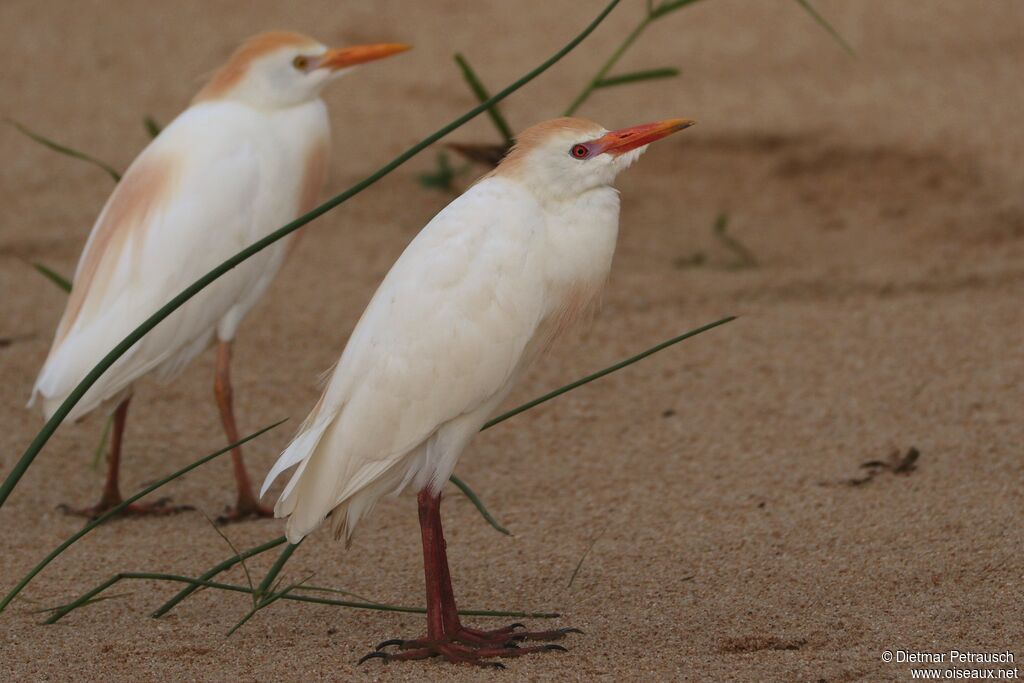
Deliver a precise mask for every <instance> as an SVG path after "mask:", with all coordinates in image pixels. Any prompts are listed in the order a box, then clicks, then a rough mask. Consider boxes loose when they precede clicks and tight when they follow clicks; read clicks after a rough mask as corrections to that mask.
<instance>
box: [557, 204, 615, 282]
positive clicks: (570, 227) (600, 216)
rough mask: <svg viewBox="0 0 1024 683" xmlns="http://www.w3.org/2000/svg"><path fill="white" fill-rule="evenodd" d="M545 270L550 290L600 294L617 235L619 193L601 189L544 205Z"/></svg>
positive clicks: (610, 262) (609, 268)
mask: <svg viewBox="0 0 1024 683" xmlns="http://www.w3.org/2000/svg"><path fill="white" fill-rule="evenodd" d="M546 208H547V213H548V225H547V234H546V240H545V241H546V247H547V249H546V254H545V271H546V273H547V279H548V281H549V285H550V287H551V288H552V291H555V292H557V291H565V290H573V291H576V292H580V291H582V292H584V293H585V292H591V291H594V292H595V293H596V292H597V291H600V289H601V288H602V287H603V286H604V282H605V281H606V280H607V278H608V273H609V271H610V270H611V265H612V256H613V255H614V254H615V243H616V240H617V238H618V233H619V193H618V192H617V191H616V190H615V188H613V187H609V186H603V187H599V188H595V189H592V190H588V191H587V192H585V193H583V194H581V195H579V196H577V197H575V198H573V199H572V200H570V201H565V202H560V203H557V204H556V203H549V204H548V205H547V207H546Z"/></svg>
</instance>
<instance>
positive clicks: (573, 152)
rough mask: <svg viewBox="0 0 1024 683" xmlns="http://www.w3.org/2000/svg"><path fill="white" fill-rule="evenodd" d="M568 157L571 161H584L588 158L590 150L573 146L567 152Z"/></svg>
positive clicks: (585, 147)
mask: <svg viewBox="0 0 1024 683" xmlns="http://www.w3.org/2000/svg"><path fill="white" fill-rule="evenodd" d="M569 156H571V157H572V158H573V159H586V158H587V157H589V156H590V150H589V149H587V146H586V145H573V146H572V149H570V150H569Z"/></svg>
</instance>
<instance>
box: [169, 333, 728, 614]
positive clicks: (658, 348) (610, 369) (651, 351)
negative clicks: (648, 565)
mask: <svg viewBox="0 0 1024 683" xmlns="http://www.w3.org/2000/svg"><path fill="white" fill-rule="evenodd" d="M735 319H736V317H735V316H729V317H726V318H722V319H721V320H717V321H715V322H713V323H710V324H708V325H704V326H702V327H698V328H697V329H694V330H690V331H689V332H686V333H685V334H681V335H679V336H677V337H673V338H672V339H669V340H667V341H664V342H662V343H660V344H657V345H655V346H652V347H651V348H649V349H647V350H646V351H643V352H641V353H638V354H636V355H634V356H630V357H629V358H627V359H625V360H623V361H620V362H618V363H616V364H614V365H611V366H609V367H607V368H605V369H603V370H599V371H598V372H595V373H592V374H590V375H587V376H586V377H583V378H581V379H579V380H576V381H575V382H570V383H569V384H566V385H565V386H563V387H560V388H558V389H555V390H554V391H551V392H548V393H547V394H544V395H543V396H540V397H539V398H536V399H534V400H532V401H528V402H527V403H524V404H523V405H521V406H519V407H517V408H513V409H512V410H510V411H508V412H506V413H503V414H502V415H499V416H498V417H496V418H494V419H493V420H491V421H490V422H488V423H487V424H485V425H484V426H483V427H482V428H481V429H480V431H483V430H485V429H489V428H491V427H493V426H495V425H497V424H500V423H502V422H504V421H505V420H507V419H509V418H511V417H515V416H516V415H519V414H520V413H524V412H526V411H527V410H530V409H531V408H535V407H537V406H539V405H540V404H542V403H546V402H547V401H550V400H551V399H553V398H555V397H557V396H561V395H562V394H564V393H566V392H569V391H572V390H573V389H576V388H578V387H581V386H583V385H584V384H588V383H590V382H593V381H594V380H596V379H600V378H602V377H605V376H607V375H609V374H611V373H613V372H616V371H618V370H621V369H623V368H625V367H628V366H630V365H632V364H633V363H636V362H638V361H641V360H643V359H644V358H647V357H648V356H651V355H653V354H655V353H658V352H659V351H662V350H664V349H667V348H668V347H670V346H672V345H674V344H678V343H679V342H682V341H684V340H686V339H689V338H691V337H695V336H696V335H698V334H701V333H703V332H707V331H708V330H711V329H713V328H715V327H718V326H719V325H724V324H725V323H727V322H730V321H732V320H735ZM450 481H451V482H452V483H453V484H455V486H457V487H458V488H459V490H460V491H462V493H464V494H465V495H466V497H467V498H469V500H470V501H471V502H472V503H473V504H474V505H475V506H476V509H477V510H478V511H479V512H480V514H481V515H483V517H484V519H485V520H487V523H488V524H490V525H491V526H492V527H494V528H495V529H497V530H498V531H500V532H501V533H503V534H507V535H509V536H511V535H512V534H511V532H510V531H509V530H508V529H506V528H505V527H503V526H502V525H501V524H500V523H498V521H497V520H496V519H495V518H494V517H493V516H492V515H491V514H490V512H489V511H488V510H487V508H486V507H485V506H484V504H483V502H482V501H481V500H480V498H479V496H477V495H476V493H475V492H474V491H473V490H472V489H471V488H470V487H469V486H468V485H467V484H466V483H465V482H464V481H462V480H461V479H459V478H458V477H456V476H455V475H452V477H451V479H450ZM284 540H285V539H284V537H283V536H281V537H279V538H276V539H274V540H273V541H269V542H268V543H267V544H265V546H266V547H268V548H269V547H274V546H277V545H280V544H281V543H283V542H284ZM291 547H292V546H289V548H291ZM254 550H257V549H256V548H254V549H253V550H248V551H245V552H246V553H250V552H253V551H254ZM259 552H262V550H259ZM292 552H294V550H292V551H288V550H287V549H286V551H285V552H283V553H282V554H281V557H279V558H278V561H277V563H275V565H274V567H275V569H272V570H271V572H270V573H268V574H267V578H266V579H264V581H263V583H264V584H266V585H263V584H261V588H262V589H263V590H266V588H267V587H268V586H269V585H270V582H271V581H273V580H274V577H276V576H277V574H278V572H280V570H281V568H282V567H283V566H284V562H287V560H288V557H290V556H291V553H292ZM286 553H287V555H286ZM282 560H283V561H282ZM580 564H582V560H581V562H580ZM230 566H231V565H230V564H226V563H221V564H220V565H217V566H216V567H213V568H212V569H210V570H208V571H207V572H206V573H204V574H203V576H202V577H201V578H203V579H209V578H212V577H213V576H216V575H217V574H218V573H220V572H221V571H223V570H224V569H227V568H228V567H230ZM193 590H195V589H194V588H187V589H185V590H183V591H181V593H179V594H178V595H176V596H175V597H174V598H173V599H172V600H171V601H170V602H168V603H167V604H165V605H164V606H163V607H161V608H160V609H159V610H157V611H156V612H154V614H153V616H154V617H159V616H162V615H163V614H166V613H167V612H168V611H169V610H170V609H171V608H172V607H174V605H176V604H178V603H179V602H181V600H183V599H185V598H186V597H188V595H189V593H191V592H192V591H193Z"/></svg>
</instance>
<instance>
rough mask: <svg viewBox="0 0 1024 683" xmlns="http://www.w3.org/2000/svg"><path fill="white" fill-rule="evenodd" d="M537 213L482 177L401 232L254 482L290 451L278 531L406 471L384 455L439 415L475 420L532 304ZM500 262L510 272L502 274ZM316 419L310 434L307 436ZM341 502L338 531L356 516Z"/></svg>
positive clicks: (442, 421)
mask: <svg viewBox="0 0 1024 683" xmlns="http://www.w3.org/2000/svg"><path fill="white" fill-rule="evenodd" d="M543 220H544V217H543V213H542V212H541V211H540V208H539V207H538V206H536V204H535V203H534V202H533V200H532V199H531V198H530V197H529V195H527V194H526V193H525V191H524V190H522V189H521V188H519V187H518V185H516V184H514V183H511V182H509V181H506V180H502V179H489V180H485V181H483V182H481V183H479V184H477V185H476V186H474V187H473V188H472V189H471V190H469V191H468V192H467V193H466V194H464V195H463V196H462V197H460V198H459V199H457V200H456V201H455V202H453V203H452V204H450V205H449V206H448V207H447V208H446V209H445V210H443V211H442V212H441V213H439V214H438V215H437V216H436V217H435V218H434V219H433V220H432V221H431V222H430V223H429V224H428V225H427V226H426V227H425V228H424V229H423V230H422V231H421V232H420V234H419V235H418V236H417V237H416V238H415V239H414V240H413V241H412V243H411V244H410V245H409V247H408V248H407V249H406V250H405V252H404V253H403V254H402V256H401V257H400V258H399V259H398V261H397V262H396V263H395V265H394V266H393V267H392V269H391V271H390V272H389V273H388V275H387V276H386V277H385V279H384V281H383V282H382V284H381V286H380V287H379V289H378V290H377V292H376V293H375V294H374V296H373V298H372V300H371V301H370V304H369V305H368V306H367V308H366V310H365V311H364V313H363V315H362V317H361V318H360V320H359V323H358V324H357V325H356V328H355V330H354V331H353V333H352V335H351V337H350V339H349V342H348V344H347V346H346V348H345V351H344V352H343V354H342V357H341V360H340V361H339V363H338V366H337V368H336V369H335V371H334V374H333V375H332V377H331V380H330V382H329V384H328V386H327V388H326V390H325V392H324V395H323V397H322V398H321V400H320V403H319V404H318V406H317V408H316V409H315V413H314V414H313V415H311V416H310V418H309V419H308V420H307V424H308V425H311V426H310V427H309V428H308V429H306V430H304V431H303V432H301V433H300V434H299V436H298V437H297V438H296V440H295V441H294V442H293V444H292V446H290V447H289V448H288V449H287V450H286V451H285V453H284V454H283V455H282V456H281V459H280V460H279V461H278V464H277V465H275V467H274V468H273V469H272V470H271V472H270V474H269V475H268V477H267V480H266V481H265V482H264V485H263V491H266V489H267V488H268V487H269V485H270V483H271V482H272V481H273V479H274V478H275V477H277V476H278V475H279V474H280V473H281V472H282V471H284V470H285V469H287V468H288V467H290V466H293V465H295V464H300V463H301V464H300V468H299V469H298V470H297V471H296V473H295V474H293V476H292V479H291V481H290V482H289V484H288V488H287V489H286V491H285V493H284V494H282V496H281V498H280V499H279V501H278V505H277V512H278V515H279V516H287V515H291V519H290V520H289V525H288V534H289V538H290V539H293V540H294V539H297V538H301V537H302V536H303V535H305V534H306V533H308V532H309V531H311V530H312V529H313V528H315V527H316V526H317V525H318V524H319V523H320V522H321V521H322V520H323V519H324V518H325V517H326V515H327V514H328V513H329V512H330V511H331V510H332V509H334V508H338V507H339V506H341V505H342V504H344V503H345V501H346V500H350V499H353V497H355V496H357V494H359V492H360V491H364V490H367V489H368V487H372V486H373V485H374V483H375V482H378V481H380V480H382V478H387V480H388V481H391V480H392V479H394V484H393V485H399V484H400V482H404V481H406V480H407V479H408V478H407V477H405V476H404V475H405V471H404V470H402V471H400V472H397V473H396V471H395V467H399V468H400V469H401V465H402V464H403V463H405V462H406V461H407V459H408V458H409V457H410V455H411V454H414V453H422V452H423V450H422V449H421V446H423V445H424V444H425V442H426V441H427V440H428V439H430V438H431V437H432V436H433V435H435V433H438V432H439V431H440V430H442V429H444V428H445V426H446V425H450V424H453V422H454V421H459V418H460V417H463V416H466V415H471V416H472V418H471V419H469V420H462V421H459V422H458V424H459V425H460V426H459V429H460V430H463V431H467V432H468V433H469V434H472V433H475V432H476V430H477V429H479V426H480V424H482V422H483V421H484V420H485V419H486V417H487V416H486V415H484V416H482V417H478V416H477V413H478V412H479V411H480V409H481V406H487V407H488V408H490V403H491V400H492V399H493V398H494V397H496V396H497V397H499V400H500V397H503V396H504V392H505V391H506V389H507V387H508V385H509V384H510V382H511V381H512V379H513V377H514V375H515V373H516V371H517V369H518V367H519V366H520V362H521V360H522V358H523V354H524V351H525V349H526V347H527V345H528V344H529V343H530V341H531V339H532V337H533V335H534V333H535V331H536V329H537V326H538V324H539V323H540V321H541V319H542V318H543V315H544V305H545V302H544V298H543V297H544V288H543V282H542V278H541V273H540V263H539V261H538V259H537V256H536V250H535V249H531V239H532V238H533V237H534V236H535V235H536V234H537V230H538V228H539V227H540V223H541V222H542V221H543ZM511 272H515V273H516V274H517V277H516V278H507V277H503V274H504V273H511ZM513 282H514V283H515V285H514V286H513ZM524 282H526V283H529V284H527V285H526V286H524V285H523V284H522V283H524ZM325 422H326V423H327V427H326V428H325V429H324V431H323V433H322V434H320V435H319V436H317V437H316V438H314V439H309V438H307V434H309V433H310V432H312V431H314V430H315V429H319V428H320V426H321V425H323V424H324V423H325ZM463 422H465V424H463ZM457 441H458V438H456V439H454V440H453V441H452V443H455V442H457ZM456 455H457V454H456ZM383 493H386V491H376V492H375V494H374V495H383ZM373 502H374V500H368V501H364V502H363V503H362V504H361V509H369V508H371V507H372V505H373ZM352 513H353V511H352V510H348V517H349V519H348V523H347V529H348V532H349V533H351V530H352V529H353V528H354V526H355V523H356V522H358V519H357V518H356V519H352V516H353V515H352ZM337 514H345V512H344V511H339V512H338V513H337Z"/></svg>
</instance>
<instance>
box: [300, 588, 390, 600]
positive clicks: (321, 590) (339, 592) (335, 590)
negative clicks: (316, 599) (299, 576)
mask: <svg viewBox="0 0 1024 683" xmlns="http://www.w3.org/2000/svg"><path fill="white" fill-rule="evenodd" d="M296 590H303V591H313V592H314V593H333V594H335V595H347V596H348V597H350V598H355V599H356V600H362V601H363V602H376V600H373V599H371V598H368V597H366V596H365V595H359V593H353V592H352V591H346V590H342V589H340V588H328V587H326V586H311V585H309V584H308V583H307V584H303V585H301V586H299V587H298V588H297V589H296Z"/></svg>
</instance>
